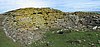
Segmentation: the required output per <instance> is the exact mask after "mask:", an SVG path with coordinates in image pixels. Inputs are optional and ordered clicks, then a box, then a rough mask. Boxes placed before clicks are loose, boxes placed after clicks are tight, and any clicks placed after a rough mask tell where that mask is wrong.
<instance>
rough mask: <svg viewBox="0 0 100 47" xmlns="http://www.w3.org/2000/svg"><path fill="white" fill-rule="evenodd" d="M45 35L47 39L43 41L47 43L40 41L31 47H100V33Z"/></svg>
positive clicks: (50, 33) (48, 33) (49, 33)
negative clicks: (99, 41)
mask: <svg viewBox="0 0 100 47" xmlns="http://www.w3.org/2000/svg"><path fill="white" fill-rule="evenodd" d="M45 35H46V37H44V39H43V40H42V41H46V42H44V43H41V41H38V42H36V43H37V44H36V45H35V44H32V45H31V47H92V46H95V47H100V43H98V40H100V32H95V31H94V32H71V33H67V32H64V34H57V33H52V32H47V33H46V34H45ZM78 40H81V42H79V41H78ZM48 42H49V43H48ZM92 44H94V45H92Z"/></svg>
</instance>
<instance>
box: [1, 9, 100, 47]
mask: <svg viewBox="0 0 100 47" xmlns="http://www.w3.org/2000/svg"><path fill="white" fill-rule="evenodd" d="M81 13H82V14H81ZM4 15H6V17H5V19H4V20H3V22H2V24H3V25H4V27H3V28H4V30H5V33H6V35H7V36H9V37H10V38H12V39H13V41H14V42H19V43H20V44H22V45H24V46H27V45H29V44H32V42H35V41H37V40H40V39H42V37H43V36H44V35H43V34H44V33H46V31H49V30H50V29H55V28H56V29H76V30H78V31H79V30H82V29H90V30H91V29H93V30H95V29H97V28H98V29H99V28H100V14H93V15H91V14H90V13H89V14H88V13H86V12H74V13H65V12H62V11H59V10H55V9H50V8H26V9H25V8H24V9H18V10H14V11H10V12H7V13H5V14H4ZM61 33H62V32H61Z"/></svg>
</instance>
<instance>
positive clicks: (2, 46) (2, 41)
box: [0, 30, 20, 47]
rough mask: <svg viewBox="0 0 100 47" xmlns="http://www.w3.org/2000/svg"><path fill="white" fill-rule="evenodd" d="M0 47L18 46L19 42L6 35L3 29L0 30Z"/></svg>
mask: <svg viewBox="0 0 100 47" xmlns="http://www.w3.org/2000/svg"><path fill="white" fill-rule="evenodd" d="M0 47H20V46H19V44H17V43H14V42H13V41H12V40H11V39H10V38H9V37H6V35H5V33H4V32H3V30H0Z"/></svg>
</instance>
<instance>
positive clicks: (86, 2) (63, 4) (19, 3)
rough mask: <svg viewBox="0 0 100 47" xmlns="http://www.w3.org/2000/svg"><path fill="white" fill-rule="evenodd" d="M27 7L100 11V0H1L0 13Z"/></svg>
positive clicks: (70, 10)
mask: <svg viewBox="0 0 100 47" xmlns="http://www.w3.org/2000/svg"><path fill="white" fill-rule="evenodd" d="M25 7H39V8H41V7H51V8H55V9H59V10H62V11H65V12H74V11H100V0H0V13H4V12H6V11H10V10H14V9H18V8H25Z"/></svg>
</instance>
